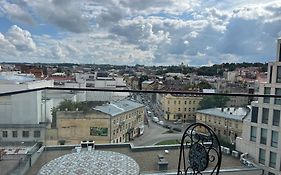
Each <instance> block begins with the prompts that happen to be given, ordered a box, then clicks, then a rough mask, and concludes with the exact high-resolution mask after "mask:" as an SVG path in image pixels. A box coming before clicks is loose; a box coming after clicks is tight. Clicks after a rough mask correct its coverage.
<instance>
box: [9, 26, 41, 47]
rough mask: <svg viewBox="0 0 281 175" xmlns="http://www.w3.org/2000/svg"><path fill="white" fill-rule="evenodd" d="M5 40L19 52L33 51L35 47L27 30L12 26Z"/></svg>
mask: <svg viewBox="0 0 281 175" xmlns="http://www.w3.org/2000/svg"><path fill="white" fill-rule="evenodd" d="M6 37H7V40H9V42H10V43H11V44H13V45H14V46H15V47H16V48H17V50H19V51H33V50H35V49H36V45H35V43H34V42H33V39H32V37H31V34H30V33H29V32H28V31H27V30H22V29H21V28H20V27H18V26H16V25H13V26H12V27H11V28H10V29H9V31H8V32H7V34H6Z"/></svg>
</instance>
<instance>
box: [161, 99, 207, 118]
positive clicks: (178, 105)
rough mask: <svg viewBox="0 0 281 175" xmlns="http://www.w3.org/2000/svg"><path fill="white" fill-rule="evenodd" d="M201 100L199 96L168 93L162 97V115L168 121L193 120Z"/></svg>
mask: <svg viewBox="0 0 281 175" xmlns="http://www.w3.org/2000/svg"><path fill="white" fill-rule="evenodd" d="M201 100H202V97H201V96H194V95H184V94H177V95H175V94H173V95H171V94H168V95H166V96H164V97H163V98H162V105H163V110H164V114H165V115H164V117H165V119H166V120H170V121H177V120H181V121H183V122H188V121H194V120H195V112H196V110H197V108H198V107H199V102H200V101H201Z"/></svg>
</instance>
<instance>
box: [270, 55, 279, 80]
mask: <svg viewBox="0 0 281 175" xmlns="http://www.w3.org/2000/svg"><path fill="white" fill-rule="evenodd" d="M280 55H281V54H280ZM280 55H279V57H280ZM279 60H280V58H279ZM272 72H273V66H270V70H269V83H272ZM276 83H281V66H277V75H276Z"/></svg>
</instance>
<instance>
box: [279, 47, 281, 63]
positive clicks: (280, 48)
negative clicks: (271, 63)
mask: <svg viewBox="0 0 281 175" xmlns="http://www.w3.org/2000/svg"><path fill="white" fill-rule="evenodd" d="M279 61H281V44H280V45H279Z"/></svg>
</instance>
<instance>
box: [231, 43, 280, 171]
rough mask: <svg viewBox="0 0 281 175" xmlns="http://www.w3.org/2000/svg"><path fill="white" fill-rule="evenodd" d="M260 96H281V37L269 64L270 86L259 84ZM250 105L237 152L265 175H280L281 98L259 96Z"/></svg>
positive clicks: (268, 79) (268, 83)
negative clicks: (247, 155) (250, 108)
mask: <svg viewBox="0 0 281 175" xmlns="http://www.w3.org/2000/svg"><path fill="white" fill-rule="evenodd" d="M259 93H260V94H275V95H281V38H280V39H278V42H277V58H276V62H274V63H269V64H268V77H267V83H265V84H260V88H259ZM251 105H252V112H251V115H250V116H249V117H247V118H246V120H245V121H244V125H243V133H242V138H237V140H236V149H237V150H238V151H241V152H244V153H248V154H249V155H250V156H251V157H253V158H254V160H255V161H256V163H257V164H259V165H260V166H261V167H262V168H263V169H264V174H266V175H278V174H281V156H280V155H281V143H280V141H279V140H280V139H281V127H280V110H281V99H280V98H273V97H272V98H269V97H264V98H262V97H260V98H258V101H256V102H252V104H251Z"/></svg>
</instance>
